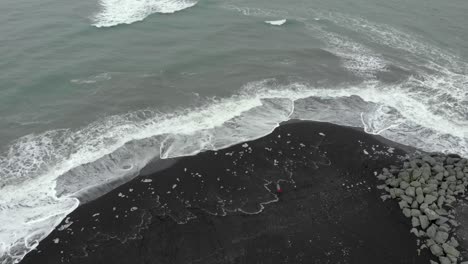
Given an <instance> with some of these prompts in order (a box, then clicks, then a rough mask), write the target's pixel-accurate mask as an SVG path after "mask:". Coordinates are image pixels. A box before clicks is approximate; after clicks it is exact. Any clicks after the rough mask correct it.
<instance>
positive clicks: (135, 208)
mask: <svg viewBox="0 0 468 264" xmlns="http://www.w3.org/2000/svg"><path fill="white" fill-rule="evenodd" d="M136 210H138V207H136V206H134V207H132V208H130V212H133V211H136Z"/></svg>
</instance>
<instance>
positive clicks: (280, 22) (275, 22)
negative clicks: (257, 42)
mask: <svg viewBox="0 0 468 264" xmlns="http://www.w3.org/2000/svg"><path fill="white" fill-rule="evenodd" d="M265 23H267V24H270V25H272V26H282V25H284V23H286V19H280V20H267V21H265Z"/></svg>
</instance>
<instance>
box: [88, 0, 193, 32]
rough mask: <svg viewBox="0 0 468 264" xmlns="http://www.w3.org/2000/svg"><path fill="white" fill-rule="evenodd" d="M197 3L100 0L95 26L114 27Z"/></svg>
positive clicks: (184, 0) (179, 9)
mask: <svg viewBox="0 0 468 264" xmlns="http://www.w3.org/2000/svg"><path fill="white" fill-rule="evenodd" d="M196 4H197V1H195V0H100V5H101V10H100V11H99V12H98V13H97V14H96V15H95V16H94V17H93V21H94V23H93V26H95V27H98V28H100V27H112V26H117V25H120V24H132V23H134V22H138V21H142V20H144V19H145V18H146V17H148V16H149V15H151V14H155V13H162V14H170V13H175V12H177V11H181V10H184V9H186V8H189V7H192V6H194V5H196Z"/></svg>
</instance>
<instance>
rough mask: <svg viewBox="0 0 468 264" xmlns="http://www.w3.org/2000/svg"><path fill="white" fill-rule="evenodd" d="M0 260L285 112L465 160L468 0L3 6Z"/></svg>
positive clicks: (154, 0) (17, 255) (257, 132)
mask: <svg viewBox="0 0 468 264" xmlns="http://www.w3.org/2000/svg"><path fill="white" fill-rule="evenodd" d="M0 14H1V15H0V263H13V262H15V261H19V260H20V259H21V258H22V257H23V256H24V254H26V253H27V252H29V251H30V250H31V249H33V248H34V247H35V246H36V245H37V243H39V241H40V240H41V239H42V238H44V237H45V236H46V235H47V234H48V233H49V232H50V231H51V230H53V228H54V227H55V226H57V225H58V224H59V223H60V221H61V220H63V219H64V218H65V217H66V215H67V214H68V213H69V212H71V211H73V210H74V209H75V208H76V207H77V206H78V204H79V203H78V200H77V198H76V197H79V196H80V195H82V194H83V193H86V192H87V191H89V190H90V188H91V187H93V186H105V185H109V184H110V183H111V182H113V181H116V180H118V179H122V178H125V179H130V178H132V177H134V176H135V175H137V174H138V171H139V170H140V169H141V168H143V167H144V166H145V165H146V164H147V163H148V162H149V161H150V160H153V159H158V158H168V157H176V156H184V155H192V154H195V153H197V152H200V151H203V150H207V149H218V148H223V147H226V146H229V145H232V144H235V143H239V142H242V141H245V140H249V139H254V138H258V137H260V136H263V135H265V134H268V133H269V132H270V131H271V130H272V129H274V128H275V127H276V126H277V125H278V123H280V122H282V121H285V120H288V119H290V118H300V119H307V120H317V121H328V122H333V123H337V124H342V125H351V126H359V127H363V128H364V129H365V131H367V132H368V133H375V134H380V135H382V136H384V137H386V138H388V139H391V140H394V141H397V142H400V143H403V144H409V145H413V146H416V147H419V148H422V149H424V150H427V151H442V152H455V153H459V154H463V155H468V141H467V140H468V75H467V74H468V27H467V25H468V16H467V14H468V2H466V1H464V0H447V1H435V0H425V1H422V0H413V1H403V0H372V1H371V0H354V1H343V0H330V1H316V0H307V1H306V0H294V1H279V0H268V1H266V0H254V1H252V0H250V1H246V0H216V1H214V0H199V1H198V2H197V1H196V0H85V1H52V0H43V1H32V0H15V1H13V0H4V1H2V2H1V3H0Z"/></svg>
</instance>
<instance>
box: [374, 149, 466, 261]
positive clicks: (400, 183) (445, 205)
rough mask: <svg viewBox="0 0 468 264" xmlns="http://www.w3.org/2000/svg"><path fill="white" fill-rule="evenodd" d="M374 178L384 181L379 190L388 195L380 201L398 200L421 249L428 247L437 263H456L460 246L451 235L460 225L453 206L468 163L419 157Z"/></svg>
mask: <svg viewBox="0 0 468 264" xmlns="http://www.w3.org/2000/svg"><path fill="white" fill-rule="evenodd" d="M377 178H378V179H379V180H382V181H385V184H383V185H379V186H378V187H379V189H384V190H385V191H386V192H387V193H388V194H385V195H383V196H382V199H383V200H386V199H388V198H393V199H397V200H398V204H399V206H400V208H401V209H402V211H403V214H404V215H405V216H406V217H408V218H410V219H411V224H412V226H413V228H412V229H411V233H413V234H415V235H416V236H417V237H418V238H419V239H421V240H423V243H421V244H420V249H424V248H429V250H430V251H431V252H432V254H433V255H434V256H436V257H437V258H438V259H439V262H440V264H453V263H459V262H458V261H460V260H461V255H460V252H459V251H458V250H457V247H458V246H459V243H458V241H457V240H456V238H455V234H454V232H453V231H454V229H455V228H456V227H457V226H458V225H459V223H458V222H457V221H456V220H455V216H454V209H453V205H454V203H455V202H456V201H457V198H461V197H465V192H466V188H467V186H468V160H467V159H463V158H461V157H459V156H458V155H443V154H431V155H424V156H418V157H415V158H412V159H410V160H406V161H405V162H404V163H403V167H398V166H390V168H389V169H388V168H384V169H383V172H382V173H381V174H380V175H378V176H377ZM418 243H420V240H418ZM436 263H437V262H435V261H431V264H436ZM461 264H468V261H464V262H461Z"/></svg>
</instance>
